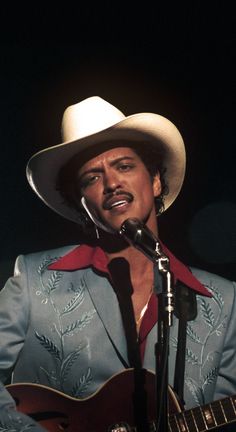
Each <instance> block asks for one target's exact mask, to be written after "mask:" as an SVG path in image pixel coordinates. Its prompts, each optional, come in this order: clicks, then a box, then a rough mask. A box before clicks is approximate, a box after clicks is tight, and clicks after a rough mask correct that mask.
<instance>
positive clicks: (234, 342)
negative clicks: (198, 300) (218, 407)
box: [214, 282, 236, 400]
mask: <svg viewBox="0 0 236 432" xmlns="http://www.w3.org/2000/svg"><path fill="white" fill-rule="evenodd" d="M232 284H233V297H232V309H231V313H230V318H229V320H228V326H227V329H226V332H225V341H224V347H223V351H222V357H221V362H220V368H219V372H218V378H217V383H216V388H215V394H214V400H217V399H222V398H224V397H225V396H226V395H228V396H233V395H236V283H235V282H233V283H232Z"/></svg>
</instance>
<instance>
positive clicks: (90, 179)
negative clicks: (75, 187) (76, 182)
mask: <svg viewBox="0 0 236 432" xmlns="http://www.w3.org/2000/svg"><path fill="white" fill-rule="evenodd" d="M98 178H99V176H98V175H90V176H88V177H84V178H83V179H82V180H81V181H80V186H81V187H82V188H86V187H87V186H90V185H92V184H94V183H95V182H96V181H97V180H98Z"/></svg>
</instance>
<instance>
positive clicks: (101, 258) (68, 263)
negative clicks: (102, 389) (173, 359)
mask: <svg viewBox="0 0 236 432" xmlns="http://www.w3.org/2000/svg"><path fill="white" fill-rule="evenodd" d="M162 248H163V252H164V253H165V254H166V255H167V256H168V257H169V260H170V271H171V273H172V274H173V277H174V280H175V281H177V280H179V281H180V282H183V283H184V284H185V285H187V286H188V287H189V288H191V289H193V290H194V291H195V292H196V293H197V294H201V295H204V296H207V297H211V293H210V292H209V291H208V290H207V289H206V288H205V287H204V286H203V285H202V284H201V282H199V280H198V279H196V278H195V276H194V275H193V274H192V273H191V271H190V270H189V269H188V267H186V266H185V265H184V264H183V263H181V262H180V261H179V260H178V259H177V258H175V256H174V255H173V254H172V253H171V252H170V251H169V250H168V249H167V248H166V246H164V245H163V244H162ZM88 267H92V268H94V269H95V270H96V271H99V272H100V273H104V274H105V275H107V276H108V277H110V274H109V270H108V259H107V256H106V254H105V252H104V251H103V250H102V249H101V248H100V247H98V246H97V247H92V246H88V245H81V246H77V247H75V248H74V249H73V250H72V251H70V252H69V253H67V254H66V255H64V256H63V257H61V258H59V259H58V260H57V261H55V262H54V263H53V264H50V265H49V266H48V269H49V270H63V271H74V270H81V269H84V268H88ZM157 310H158V307H157V296H156V295H155V294H153V295H152V296H151V298H150V300H149V303H148V308H147V310H146V313H145V314H144V317H143V320H142V324H141V327H140V330H139V343H140V351H141V357H142V359H143V357H144V352H145V345H146V339H147V335H148V333H149V332H150V331H151V329H152V328H153V326H154V325H155V324H156V322H157Z"/></svg>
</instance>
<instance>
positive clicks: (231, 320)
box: [0, 247, 236, 431]
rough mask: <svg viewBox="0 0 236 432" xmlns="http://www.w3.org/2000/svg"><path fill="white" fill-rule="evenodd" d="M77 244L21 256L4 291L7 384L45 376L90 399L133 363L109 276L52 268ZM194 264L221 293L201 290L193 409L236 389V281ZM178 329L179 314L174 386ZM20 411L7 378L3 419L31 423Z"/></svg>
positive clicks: (189, 392)
mask: <svg viewBox="0 0 236 432" xmlns="http://www.w3.org/2000/svg"><path fill="white" fill-rule="evenodd" d="M70 249H72V247H65V248H60V249H56V250H51V251H44V252H39V253H35V254H30V255H27V256H20V257H18V259H17V262H16V267H15V275H14V277H13V278H10V279H9V280H8V282H7V283H6V286H5V287H4V288H3V290H2V291H1V293H0V340H1V344H0V381H2V383H3V384H4V383H5V382H6V380H7V379H8V378H9V376H10V375H12V382H32V383H40V384H44V385H47V386H50V387H53V388H56V389H58V390H60V391H62V392H65V393H67V394H69V395H71V396H75V397H78V398H83V397H86V396H88V395H91V394H92V393H94V392H95V390H97V389H98V388H99V387H100V386H101V385H102V384H103V383H104V382H105V381H106V380H107V379H108V378H110V377H111V376H112V375H113V374H116V373H117V372H119V371H122V370H124V368H125V365H129V360H128V356H127V349H126V338H125V334H124V328H123V323H122V319H121V314H120V309H119V305H118V301H117V297H116V294H115V293H114V291H113V289H112V287H111V285H110V283H109V281H108V279H107V278H106V277H104V276H102V275H98V274H97V273H95V272H94V271H93V269H92V268H87V269H83V270H76V271H52V270H48V268H47V267H48V265H49V264H50V263H52V262H54V261H55V260H56V259H57V258H59V257H60V256H63V255H64V254H65V253H67V252H68V251H69V250H70ZM192 271H193V273H194V275H195V276H196V278H197V279H199V280H200V281H201V283H202V284H203V285H205V287H206V288H207V289H208V290H209V291H210V292H211V293H212V294H213V296H212V298H208V297H205V296H201V295H197V304H198V314H197V317H196V319H195V320H193V321H190V322H189V323H188V329H187V349H186V371H185V385H184V395H185V401H186V408H190V407H193V406H195V405H202V404H204V403H207V402H210V401H212V400H214V399H218V398H222V397H224V396H227V395H232V394H236V355H235V348H236V325H235V316H236V304H235V284H234V283H233V282H231V281H228V280H226V279H223V278H221V277H219V276H216V275H214V274H210V273H207V272H205V271H201V270H198V269H192ZM177 331H178V319H177V318H176V317H175V316H174V320H173V326H172V327H171V337H170V355H169V383H170V384H171V385H172V384H173V379H174V376H173V375H174V366H175V357H176V346H177ZM156 337H157V329H156V327H153V328H152V330H151V331H150V333H149V335H148V338H147V343H146V350H145V357H144V364H143V366H144V368H147V369H150V370H152V371H155V355H154V346H155V343H156ZM13 410H14V402H13V400H12V399H11V397H10V396H9V394H8V392H7V391H6V389H5V387H4V385H2V386H1V387H0V425H1V424H2V425H5V426H6V425H7V424H8V422H13V423H14V422H15V423H14V427H16V424H17V425H18V426H17V427H18V429H16V430H19V431H20V430H23V425H24V424H26V423H27V422H28V419H27V418H26V417H24V416H15V414H14V411H13ZM9 416H10V417H9ZM17 419H18V420H17ZM1 422H2V423H1ZM21 422H22V423H21ZM31 423H32V422H31ZM32 424H33V423H32ZM32 427H33V426H32ZM21 428H22V429H21ZM33 430H41V428H40V426H38V427H37V429H35V428H34V429H33Z"/></svg>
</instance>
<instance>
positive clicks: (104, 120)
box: [62, 96, 125, 142]
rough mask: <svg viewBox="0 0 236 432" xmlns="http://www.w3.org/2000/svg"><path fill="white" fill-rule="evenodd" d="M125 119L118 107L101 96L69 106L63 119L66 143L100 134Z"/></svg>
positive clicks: (63, 134) (63, 135)
mask: <svg viewBox="0 0 236 432" xmlns="http://www.w3.org/2000/svg"><path fill="white" fill-rule="evenodd" d="M124 118H125V115H124V114H123V113H122V112H121V111H120V110H119V109H117V108H116V107H114V106H113V105H111V104H110V103H109V102H106V101H105V100H103V99H102V98H100V97H99V96H92V97H89V98H87V99H85V100H83V101H82V102H79V103H77V104H74V105H71V106H69V107H68V108H67V109H66V110H65V112H64V115H63V119H62V138H63V141H64V142H67V141H75V140H78V139H81V138H84V137H86V136H89V135H92V134H95V133H98V132H100V131H102V130H104V129H107V128H109V127H110V126H113V125H114V124H116V123H118V122H120V121H121V120H123V119H124Z"/></svg>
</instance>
